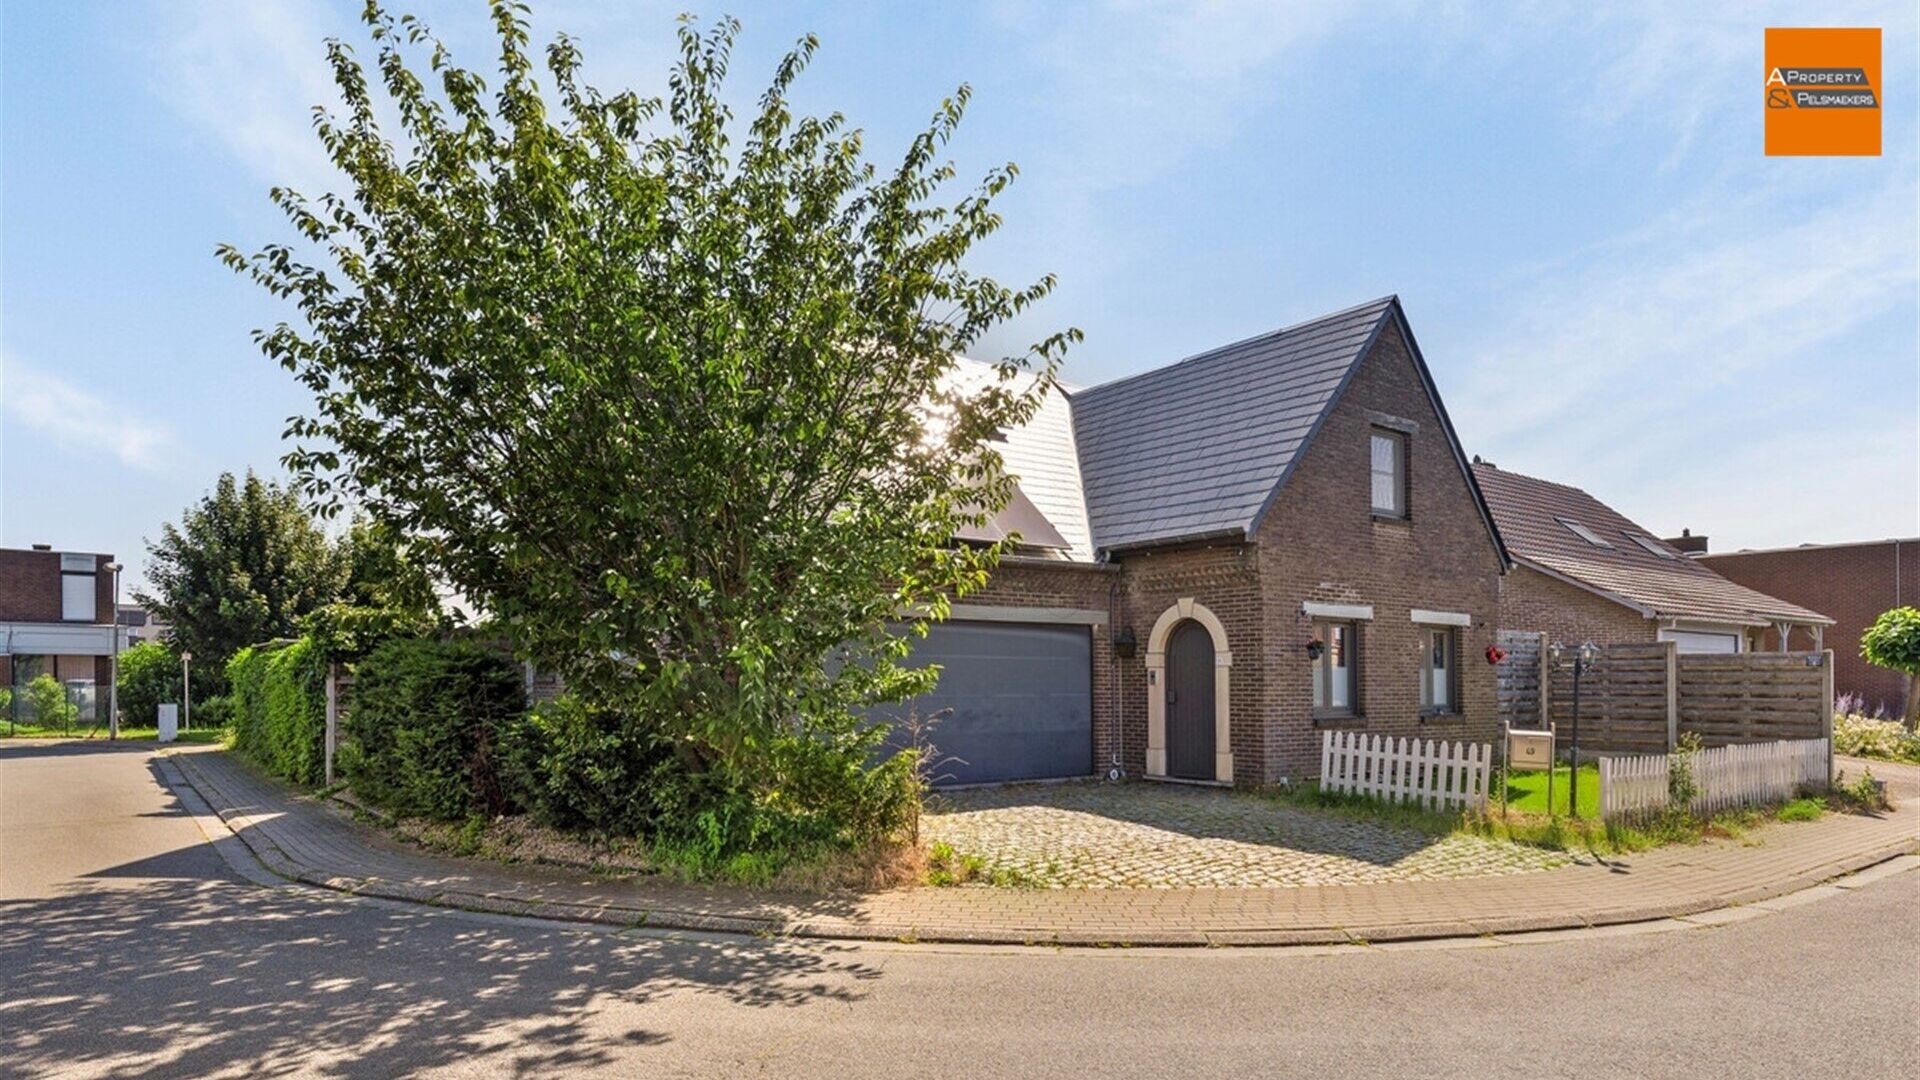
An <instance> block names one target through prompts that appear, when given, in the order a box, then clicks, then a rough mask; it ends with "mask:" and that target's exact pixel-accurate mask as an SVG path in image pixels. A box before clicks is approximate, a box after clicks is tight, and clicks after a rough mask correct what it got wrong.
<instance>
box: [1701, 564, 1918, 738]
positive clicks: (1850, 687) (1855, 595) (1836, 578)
mask: <svg viewBox="0 0 1920 1080" xmlns="http://www.w3.org/2000/svg"><path fill="white" fill-rule="evenodd" d="M1686 539H1691V540H1697V541H1698V542H1699V547H1700V552H1701V554H1700V555H1699V556H1697V558H1698V559H1699V561H1700V564H1701V565H1703V566H1708V567H1711V568H1712V569H1713V570H1715V571H1716V572H1718V573H1720V574H1721V575H1723V576H1725V577H1727V578H1730V579H1732V580H1733V581H1737V582H1739V583H1740V584H1742V585H1745V586H1747V587H1749V588H1753V589H1759V590H1762V591H1764V592H1767V593H1771V594H1773V595H1775V596H1779V597H1781V598H1783V599H1787V600H1791V601H1793V602H1794V603H1796V604H1802V605H1805V606H1807V607H1810V608H1814V609H1816V610H1819V611H1823V612H1826V613H1827V614H1828V615H1831V616H1833V626H1832V628H1831V629H1829V630H1828V631H1827V633H1826V635H1825V643H1826V644H1827V645H1828V646H1830V647H1831V648H1832V649H1833V688H1834V693H1836V694H1855V695H1858V696H1859V697H1860V698H1861V700H1862V701H1863V702H1864V703H1865V705H1866V708H1867V709H1868V711H1872V710H1875V709H1884V710H1885V711H1887V712H1888V713H1890V714H1893V715H1896V716H1897V715H1899V713H1900V709H1901V706H1902V704H1903V702H1904V701H1905V700H1906V692H1907V677H1906V676H1905V675H1903V674H1901V673H1900V672H1897V671H1894V670H1892V669H1891V668H1883V667H1875V666H1874V665H1872V664H1869V663H1867V661H1866V659H1865V658H1863V657H1862V656H1861V655H1860V635H1861V634H1864V633H1866V630H1867V627H1869V626H1872V625H1873V621H1874V620H1875V619H1877V618H1879V617H1880V613H1881V612H1884V611H1887V610H1888V609H1890V608H1896V607H1900V606H1902V605H1915V606H1920V537H1908V538H1905V539H1898V540H1863V541H1860V542H1859V543H1853V544H1802V545H1800V546H1799V547H1791V548H1777V549H1773V550H1767V551H1731V552H1727V553H1726V554H1724V555H1709V554H1706V538H1705V537H1692V536H1690V537H1687V538H1686ZM1792 640H1793V644H1794V647H1795V648H1810V647H1812V646H1813V645H1815V644H1816V641H1815V639H1814V638H1813V637H1812V636H1811V635H1809V634H1807V633H1805V632H1804V631H1797V632H1796V633H1795V634H1794V635H1793V639H1792Z"/></svg>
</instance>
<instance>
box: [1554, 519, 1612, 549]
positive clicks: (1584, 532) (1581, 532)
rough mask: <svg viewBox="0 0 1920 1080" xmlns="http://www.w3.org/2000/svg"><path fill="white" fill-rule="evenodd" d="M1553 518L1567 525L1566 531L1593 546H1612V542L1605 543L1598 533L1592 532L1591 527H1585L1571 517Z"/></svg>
mask: <svg viewBox="0 0 1920 1080" xmlns="http://www.w3.org/2000/svg"><path fill="white" fill-rule="evenodd" d="M1554 520H1556V521H1558V522H1559V523H1560V524H1562V525H1565V526H1566V527H1567V531H1568V532H1570V533H1572V534H1573V535H1575V536H1577V537H1579V538H1580V539H1582V540H1585V541H1586V542H1587V543H1589V544H1592V545H1593V546H1594V547H1603V548H1610V547H1612V546H1613V545H1612V544H1609V543H1607V542H1606V541H1605V540H1602V539H1600V534H1599V533H1597V532H1594V531H1593V530H1592V529H1589V528H1587V527H1586V526H1585V525H1582V524H1580V523H1579V522H1577V521H1575V520H1573V519H1572V518H1555V519H1554Z"/></svg>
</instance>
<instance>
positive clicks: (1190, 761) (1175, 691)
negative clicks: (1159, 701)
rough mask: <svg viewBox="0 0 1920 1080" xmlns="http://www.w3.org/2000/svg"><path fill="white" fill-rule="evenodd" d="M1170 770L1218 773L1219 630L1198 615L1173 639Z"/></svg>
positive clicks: (1203, 776)
mask: <svg viewBox="0 0 1920 1080" xmlns="http://www.w3.org/2000/svg"><path fill="white" fill-rule="evenodd" d="M1166 693H1167V775H1169V776H1177V777H1180V778H1181V779H1183V780H1212V779H1213V778H1214V776H1213V768H1214V761H1213V727H1214V716H1213V635H1211V634H1209V633H1208V632H1207V628H1206V627H1204V626H1201V625H1200V624H1199V623H1197V622H1195V621H1194V620H1192V619H1187V620H1185V621H1184V622H1182V623H1181V624H1180V625H1179V626H1176V627H1174V630H1173V635H1172V637H1171V638H1169V639H1168V641H1167V687H1166Z"/></svg>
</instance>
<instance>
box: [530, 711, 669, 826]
mask: <svg viewBox="0 0 1920 1080" xmlns="http://www.w3.org/2000/svg"><path fill="white" fill-rule="evenodd" d="M505 735H506V738H505V758H506V768H507V773H508V776H509V778H510V782H511V786H512V788H513V790H514V791H515V792H516V793H517V795H518V796H519V798H520V799H521V800H522V801H523V802H524V804H525V806H526V808H527V809H528V810H529V811H531V812H532V814H533V816H534V817H535V819H537V820H538V821H540V822H541V823H542V824H545V825H551V826H553V827H554V828H558V829H571V830H576V831H588V832H599V833H608V834H612V835H616V836H640V835H643V834H645V833H647V832H648V831H650V828H651V826H652V824H653V818H654V813H653V802H652V799H651V797H650V795H649V788H650V787H651V786H652V785H653V783H654V782H655V773H656V771H661V770H662V767H663V766H666V765H668V764H669V763H670V761H671V758H672V754H671V751H670V750H669V749H668V747H667V746H666V745H665V744H664V743H662V742H660V741H658V740H656V739H654V738H653V737H651V736H650V735H649V734H647V733H646V731H645V730H644V729H643V727H642V726H641V725H639V724H637V723H635V722H633V721H632V720H630V719H629V718H626V717H623V716H620V715H618V714H615V713H612V712H610V711H608V710H605V709H601V708H598V707H595V706H593V705H589V704H588V703H586V702H585V701H582V700H580V699H579V698H576V697H573V696H571V695H567V696H563V697H560V698H557V699H555V700H553V701H545V702H541V703H540V704H539V705H538V706H536V707H535V708H534V709H533V710H532V711H531V712H529V713H528V714H527V715H526V716H525V717H524V718H522V719H521V721H520V722H518V723H516V724H514V725H512V726H511V728H510V729H509V730H508V731H507V732H506V733H505ZM669 776H670V774H668V773H663V776H662V779H666V778H668V777H669Z"/></svg>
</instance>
